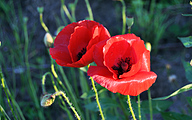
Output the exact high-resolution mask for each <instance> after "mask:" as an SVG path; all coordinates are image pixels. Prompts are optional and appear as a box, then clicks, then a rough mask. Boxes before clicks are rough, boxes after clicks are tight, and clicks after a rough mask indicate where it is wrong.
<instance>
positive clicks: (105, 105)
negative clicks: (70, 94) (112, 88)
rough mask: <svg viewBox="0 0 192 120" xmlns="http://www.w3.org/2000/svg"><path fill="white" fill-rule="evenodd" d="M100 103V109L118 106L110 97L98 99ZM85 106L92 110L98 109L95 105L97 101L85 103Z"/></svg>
mask: <svg viewBox="0 0 192 120" xmlns="http://www.w3.org/2000/svg"><path fill="white" fill-rule="evenodd" d="M100 104H101V107H102V109H107V108H114V107H119V104H118V103H117V101H116V100H113V99H110V98H103V99H100ZM85 108H86V109H88V110H91V111H94V112H96V111H98V110H99V109H98V107H97V103H96V102H95V101H94V102H91V103H89V104H87V105H85Z"/></svg>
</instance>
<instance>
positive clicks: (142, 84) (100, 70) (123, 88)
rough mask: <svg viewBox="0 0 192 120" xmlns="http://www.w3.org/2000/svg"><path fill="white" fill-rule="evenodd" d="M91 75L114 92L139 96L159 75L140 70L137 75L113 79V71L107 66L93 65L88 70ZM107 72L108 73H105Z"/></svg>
mask: <svg viewBox="0 0 192 120" xmlns="http://www.w3.org/2000/svg"><path fill="white" fill-rule="evenodd" d="M87 73H88V75H89V76H91V77H92V78H93V79H94V80H95V81H96V82H97V83H98V84H100V85H101V86H103V87H105V88H107V89H108V90H110V91H111V92H113V93H116V92H118V93H121V94H123V95H131V96H137V95H139V94H140V93H142V92H143V91H145V90H147V89H149V87H150V86H151V85H152V84H153V83H154V82H155V80H156V78H157V75H156V74H155V73H154V72H138V73H137V74H136V75H134V76H131V77H127V78H122V79H118V80H116V79H113V77H112V75H111V73H110V72H109V71H108V72H107V70H106V68H105V67H97V66H91V67H90V68H89V70H88V72H87ZM105 73H107V74H105Z"/></svg>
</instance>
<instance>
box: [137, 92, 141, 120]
mask: <svg viewBox="0 0 192 120" xmlns="http://www.w3.org/2000/svg"><path fill="white" fill-rule="evenodd" d="M137 97H138V113H139V120H141V102H140V95H138V96H137Z"/></svg>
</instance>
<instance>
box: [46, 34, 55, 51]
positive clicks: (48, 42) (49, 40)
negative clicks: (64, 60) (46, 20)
mask: <svg viewBox="0 0 192 120" xmlns="http://www.w3.org/2000/svg"><path fill="white" fill-rule="evenodd" d="M44 44H45V46H46V47H47V48H50V47H52V45H53V38H52V36H51V34H49V33H46V34H45V37H44Z"/></svg>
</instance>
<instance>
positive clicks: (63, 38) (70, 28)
mask: <svg viewBox="0 0 192 120" xmlns="http://www.w3.org/2000/svg"><path fill="white" fill-rule="evenodd" d="M77 25H78V24H77V23H72V24H69V25H67V26H65V27H64V28H63V29H62V31H61V32H59V34H58V35H57V36H56V38H55V40H54V46H57V45H62V44H64V45H68V44H69V40H70V36H71V34H72V33H73V32H74V28H75V27H76V26H77Z"/></svg>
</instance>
